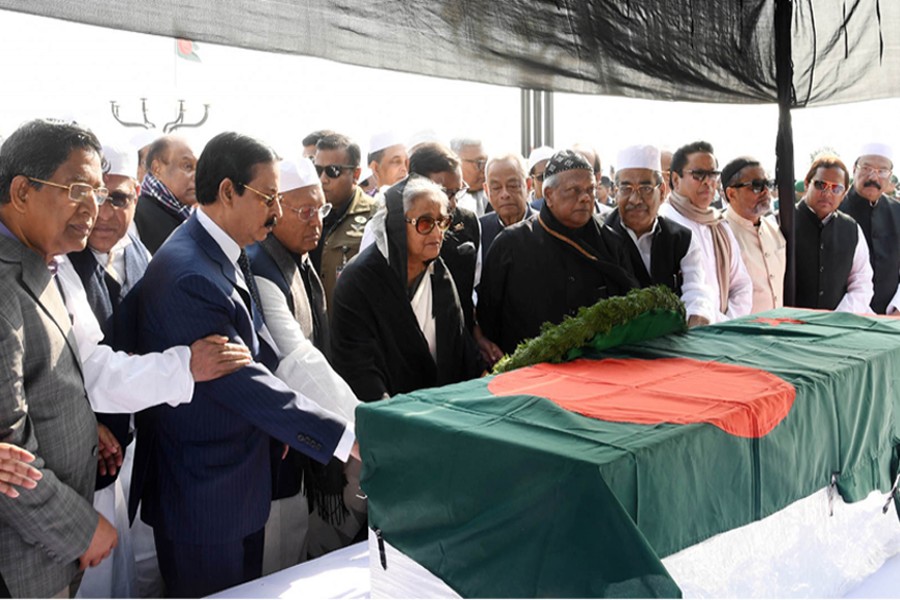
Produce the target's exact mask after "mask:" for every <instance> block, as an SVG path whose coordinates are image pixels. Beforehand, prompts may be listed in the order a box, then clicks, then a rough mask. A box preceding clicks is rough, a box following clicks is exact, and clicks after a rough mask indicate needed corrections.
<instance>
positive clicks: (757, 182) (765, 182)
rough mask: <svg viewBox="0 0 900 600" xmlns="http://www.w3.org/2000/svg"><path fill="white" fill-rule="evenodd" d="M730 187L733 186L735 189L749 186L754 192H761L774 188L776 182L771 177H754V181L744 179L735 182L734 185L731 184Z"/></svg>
mask: <svg viewBox="0 0 900 600" xmlns="http://www.w3.org/2000/svg"><path fill="white" fill-rule="evenodd" d="M728 187H733V188H735V189H739V188H745V187H748V188H750V191H751V192H753V193H754V194H759V193H762V191H763V190H769V191H771V190H774V189H775V182H774V181H773V180H771V179H754V180H752V181H742V182H741V183H735V184H734V185H730V186H728Z"/></svg>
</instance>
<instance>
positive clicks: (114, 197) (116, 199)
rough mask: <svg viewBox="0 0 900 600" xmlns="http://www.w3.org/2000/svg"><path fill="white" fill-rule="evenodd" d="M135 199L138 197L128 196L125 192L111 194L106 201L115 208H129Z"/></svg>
mask: <svg viewBox="0 0 900 600" xmlns="http://www.w3.org/2000/svg"><path fill="white" fill-rule="evenodd" d="M135 199H137V196H135V195H134V194H126V193H125V192H110V193H109V195H108V196H107V197H106V201H107V202H108V203H109V204H110V206H112V207H113V208H127V207H128V205H129V204H131V203H132V202H134V200H135Z"/></svg>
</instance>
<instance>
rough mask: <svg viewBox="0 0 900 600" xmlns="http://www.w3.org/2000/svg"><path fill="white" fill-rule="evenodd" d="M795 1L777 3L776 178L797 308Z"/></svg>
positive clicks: (787, 300) (787, 279) (788, 287)
mask: <svg viewBox="0 0 900 600" xmlns="http://www.w3.org/2000/svg"><path fill="white" fill-rule="evenodd" d="M792 16H793V1H792V0H775V81H776V84H777V87H778V137H777V138H776V139H775V156H776V163H775V178H776V180H777V182H778V198H779V202H778V204H779V209H778V214H779V217H780V218H781V231H782V233H784V237H785V239H786V240H787V268H786V270H785V274H784V305H785V306H793V304H794V299H795V285H796V283H795V282H796V273H797V265H796V257H795V244H794V240H795V235H794V132H793V129H792V126H791V106H792V105H793V102H794V95H793V83H794V68H793V64H792V56H791V19H792Z"/></svg>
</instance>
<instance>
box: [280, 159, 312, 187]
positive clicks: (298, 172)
mask: <svg viewBox="0 0 900 600" xmlns="http://www.w3.org/2000/svg"><path fill="white" fill-rule="evenodd" d="M280 171H281V190H280V191H281V193H284V192H290V191H291V190H298V189H300V188H305V187H309V186H311V185H317V184H318V183H319V176H318V175H316V166H315V165H314V164H313V162H312V161H311V160H310V159H308V158H301V159H299V160H296V161H293V160H283V161H281V166H280Z"/></svg>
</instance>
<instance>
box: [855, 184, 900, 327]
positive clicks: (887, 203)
mask: <svg viewBox="0 0 900 600" xmlns="http://www.w3.org/2000/svg"><path fill="white" fill-rule="evenodd" d="M840 210H841V212H843V213H845V214H847V215H850V216H851V217H853V219H854V220H855V221H856V222H857V223H859V226H860V228H861V229H862V230H863V234H864V235H865V236H866V242H868V244H869V262H871V263H872V270H873V271H874V272H875V274H874V277H873V280H872V283H873V284H874V287H875V295H874V296H872V310H874V311H875V312H876V313H878V314H884V312H885V310H887V305H888V303H890V301H891V299H892V298H893V297H894V294H896V293H897V286H898V285H900V202H897V201H896V200H894V199H893V198H888V197H887V196H885V195H884V194H882V195H881V198H879V199H878V202H876V203H875V205H874V206H873V205H872V204H871V203H870V202H869V201H868V200H866V199H865V198H863V197H862V196H860V195H859V194H857V193H856V190H855V189H852V190H850V193H849V194H847V197H846V198H844V201H843V202H841V206H840ZM848 251H849V250H848Z"/></svg>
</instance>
